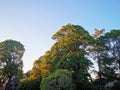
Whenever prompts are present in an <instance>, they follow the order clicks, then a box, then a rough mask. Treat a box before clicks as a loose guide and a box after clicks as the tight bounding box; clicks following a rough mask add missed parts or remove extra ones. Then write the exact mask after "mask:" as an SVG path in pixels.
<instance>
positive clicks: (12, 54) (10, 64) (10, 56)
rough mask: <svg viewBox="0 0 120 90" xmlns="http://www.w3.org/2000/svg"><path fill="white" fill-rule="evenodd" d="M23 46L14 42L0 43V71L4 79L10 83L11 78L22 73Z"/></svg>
mask: <svg viewBox="0 0 120 90" xmlns="http://www.w3.org/2000/svg"><path fill="white" fill-rule="evenodd" d="M24 51H25V49H24V46H23V45H22V44H21V43H20V42H18V41H14V40H5V41H3V42H1V43H0V69H1V70H2V76H3V78H4V79H8V83H9V82H10V80H11V78H12V77H13V76H17V75H18V73H19V72H20V71H22V67H23V61H22V56H23V54H24Z"/></svg>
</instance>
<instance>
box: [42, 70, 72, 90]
mask: <svg viewBox="0 0 120 90" xmlns="http://www.w3.org/2000/svg"><path fill="white" fill-rule="evenodd" d="M40 87H41V90H73V84H72V75H71V72H69V71H68V70H65V69H64V70H57V71H56V72H55V73H53V74H52V75H50V76H48V77H47V78H45V79H43V80H42V82H41V85H40Z"/></svg>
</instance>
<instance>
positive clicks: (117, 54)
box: [101, 30, 120, 79]
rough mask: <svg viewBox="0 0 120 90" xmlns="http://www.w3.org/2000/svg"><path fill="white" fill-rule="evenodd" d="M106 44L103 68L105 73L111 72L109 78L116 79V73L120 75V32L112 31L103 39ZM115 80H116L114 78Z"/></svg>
mask: <svg viewBox="0 0 120 90" xmlns="http://www.w3.org/2000/svg"><path fill="white" fill-rule="evenodd" d="M101 42H104V51H103V52H102V53H103V55H102V56H103V57H104V58H103V67H104V72H107V73H108V72H111V75H110V73H109V74H107V77H108V76H109V75H110V76H109V78H110V77H111V76H112V77H111V78H114V77H115V73H116V74H117V73H119V74H120V30H111V31H110V32H108V33H106V34H105V35H104V36H102V37H101ZM114 79H115V78H114Z"/></svg>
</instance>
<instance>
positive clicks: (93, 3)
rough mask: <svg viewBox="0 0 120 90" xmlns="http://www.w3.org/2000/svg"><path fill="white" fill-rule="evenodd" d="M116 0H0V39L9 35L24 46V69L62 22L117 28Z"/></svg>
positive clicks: (91, 29) (46, 46)
mask: <svg viewBox="0 0 120 90" xmlns="http://www.w3.org/2000/svg"><path fill="white" fill-rule="evenodd" d="M119 4H120V0H0V42H2V41H4V40H7V39H13V40H16V41H19V42H21V43H22V44H23V45H24V47H25V53H24V56H23V58H22V59H23V63H24V67H23V70H24V72H26V71H28V70H31V69H32V67H33V63H34V61H35V60H37V59H38V58H39V57H40V56H42V55H44V54H45V52H46V51H47V50H49V49H50V48H51V46H52V45H53V44H54V43H55V41H53V40H52V39H51V37H52V35H53V34H55V33H56V32H57V31H58V30H60V29H61V27H62V26H65V25H67V24H69V23H71V24H74V25H80V26H82V27H83V28H84V29H85V30H87V31H88V32H89V33H90V34H91V35H92V34H94V31H95V28H97V29H103V28H104V29H105V32H109V31H110V30H112V29H120V5H119Z"/></svg>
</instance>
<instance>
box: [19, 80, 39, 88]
mask: <svg viewBox="0 0 120 90" xmlns="http://www.w3.org/2000/svg"><path fill="white" fill-rule="evenodd" d="M39 86H40V81H38V80H37V79H32V80H31V79H24V80H22V81H21V82H20V83H19V85H18V87H17V90H40V88H39Z"/></svg>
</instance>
